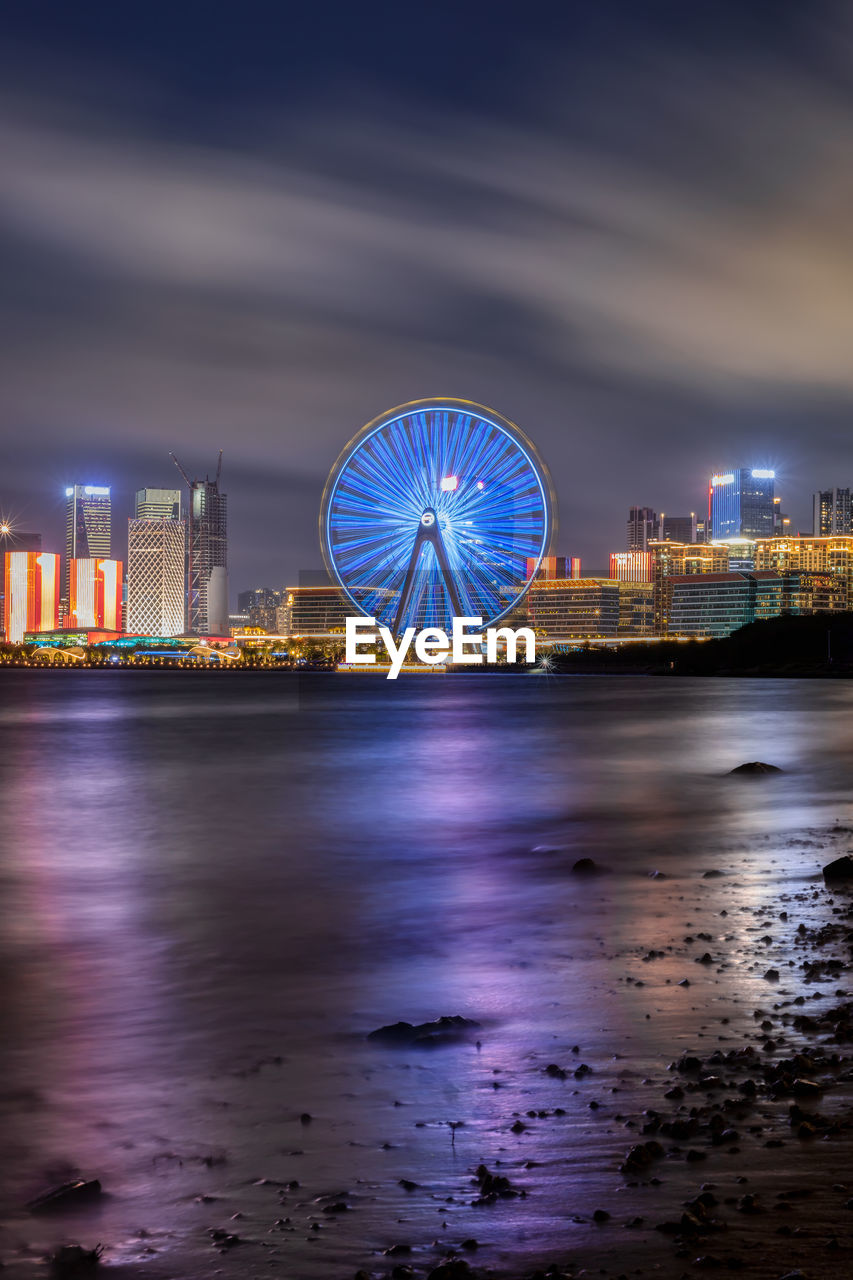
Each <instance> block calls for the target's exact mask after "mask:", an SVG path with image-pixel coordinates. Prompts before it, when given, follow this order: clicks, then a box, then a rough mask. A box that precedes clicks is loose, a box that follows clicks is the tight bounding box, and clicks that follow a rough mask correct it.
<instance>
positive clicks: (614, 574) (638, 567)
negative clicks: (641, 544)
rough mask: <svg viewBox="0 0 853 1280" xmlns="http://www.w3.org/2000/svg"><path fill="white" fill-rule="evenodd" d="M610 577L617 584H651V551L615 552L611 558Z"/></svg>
mask: <svg viewBox="0 0 853 1280" xmlns="http://www.w3.org/2000/svg"><path fill="white" fill-rule="evenodd" d="M610 576H611V578H614V579H615V580H616V581H617V582H651V581H652V553H651V552H650V551H614V552H612V553H611V556H610Z"/></svg>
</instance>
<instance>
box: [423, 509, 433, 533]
mask: <svg viewBox="0 0 853 1280" xmlns="http://www.w3.org/2000/svg"><path fill="white" fill-rule="evenodd" d="M435 520H436V516H435V512H434V511H433V509H432V507H427V509H426V511H425V512H424V513H423V515H422V516H421V524H422V525H423V527H424V528H425V529H429V528H431V527H432V525H434V524H435Z"/></svg>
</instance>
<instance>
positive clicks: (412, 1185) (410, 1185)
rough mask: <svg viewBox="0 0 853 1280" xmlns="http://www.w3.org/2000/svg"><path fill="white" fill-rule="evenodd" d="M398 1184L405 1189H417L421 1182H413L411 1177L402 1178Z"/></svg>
mask: <svg viewBox="0 0 853 1280" xmlns="http://www.w3.org/2000/svg"><path fill="white" fill-rule="evenodd" d="M397 1185H398V1186H400V1187H402V1188H403V1190H404V1191H417V1189H418V1186H419V1183H417V1182H412V1180H411V1178H401V1179H400V1181H399V1183H398V1184H397Z"/></svg>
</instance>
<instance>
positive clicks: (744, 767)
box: [729, 760, 782, 777]
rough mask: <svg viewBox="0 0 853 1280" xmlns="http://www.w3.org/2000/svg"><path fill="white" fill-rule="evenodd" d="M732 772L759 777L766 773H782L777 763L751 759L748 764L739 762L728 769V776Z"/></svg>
mask: <svg viewBox="0 0 853 1280" xmlns="http://www.w3.org/2000/svg"><path fill="white" fill-rule="evenodd" d="M733 773H740V774H747V775H753V776H756V777H761V776H763V775H764V774H768V773H782V770H781V769H780V768H779V766H778V765H775V764H765V763H764V761H763V760H751V761H750V762H749V764H739V765H738V766H737V767H736V768H734V769H729V777H731V775H732V774H733Z"/></svg>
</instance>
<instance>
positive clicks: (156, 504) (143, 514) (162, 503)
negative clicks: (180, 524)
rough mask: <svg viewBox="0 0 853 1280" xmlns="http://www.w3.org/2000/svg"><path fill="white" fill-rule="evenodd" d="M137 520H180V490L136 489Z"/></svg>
mask: <svg viewBox="0 0 853 1280" xmlns="http://www.w3.org/2000/svg"><path fill="white" fill-rule="evenodd" d="M135 515H136V519H137V520H180V518H181V491H180V489H137V490H136V504H135Z"/></svg>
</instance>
